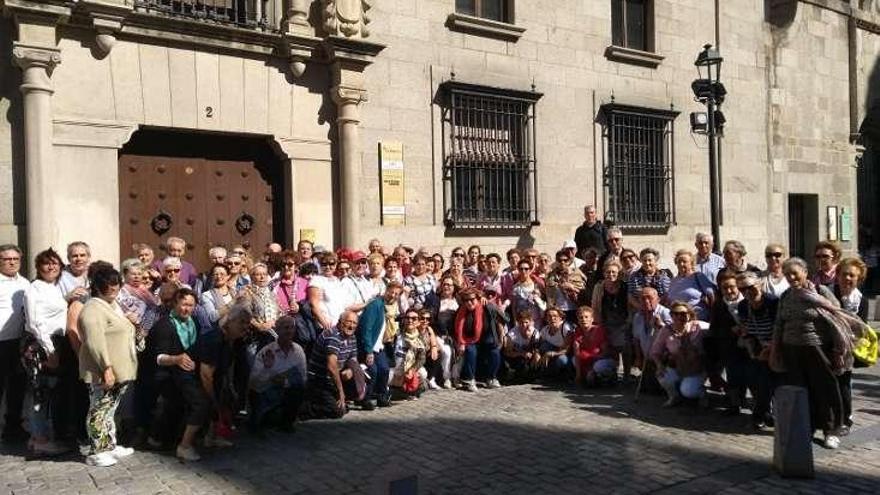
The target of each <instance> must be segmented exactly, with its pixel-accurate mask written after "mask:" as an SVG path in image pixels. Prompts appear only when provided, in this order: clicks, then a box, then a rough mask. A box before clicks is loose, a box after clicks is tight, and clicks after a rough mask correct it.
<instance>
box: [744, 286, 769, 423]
mask: <svg viewBox="0 0 880 495" xmlns="http://www.w3.org/2000/svg"><path fill="white" fill-rule="evenodd" d="M736 286H737V287H738V288H739V290H740V292H742V294H743V297H744V299H743V300H742V301H740V303H739V306H738V308H737V312H738V314H739V321H740V326H741V337H740V341H741V342H742V343H743V345H744V346H745V348H746V350H747V351H748V352H749V356H750V357H751V359H750V360H749V363H748V382H749V384H748V386H749V388H750V389H752V390H753V391H755V405H754V407H753V408H752V425H753V426H754V428H755V429H756V430H763V429H764V428H766V427H768V426H772V425H773V414H772V411H771V407H770V402H771V400H772V399H773V391H774V390H775V388H776V382H777V381H778V380H777V376H776V373H774V372H773V371H772V370H771V369H770V366H769V364H768V363H769V356H770V343H771V341H772V340H773V326H774V323H775V322H776V311H777V306H778V302H779V300H778V299H776V298H771V297H767V295H765V294H764V288H763V287H762V284H761V279H760V278H758V276H757V275H755V274H754V273H753V272H743V273H740V274H739V275H737V276H736Z"/></svg>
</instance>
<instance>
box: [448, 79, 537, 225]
mask: <svg viewBox="0 0 880 495" xmlns="http://www.w3.org/2000/svg"><path fill="white" fill-rule="evenodd" d="M440 92H441V96H442V99H441V106H442V121H443V186H444V187H443V203H444V222H445V224H446V226H447V227H449V228H456V229H458V228H461V229H470V228H476V229H524V228H528V227H529V226H531V225H535V224H537V222H538V209H537V200H536V194H535V193H536V182H535V166H536V161H535V103H536V102H537V101H538V99H540V98H541V96H542V95H541V94H539V93H534V92H527V91H512V90H504V89H498V88H490V87H486V86H476V85H472V84H464V83H459V82H454V81H449V82H445V83H443V84H442V85H441V86H440Z"/></svg>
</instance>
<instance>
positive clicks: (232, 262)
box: [229, 261, 241, 266]
mask: <svg viewBox="0 0 880 495" xmlns="http://www.w3.org/2000/svg"><path fill="white" fill-rule="evenodd" d="M229 264H230V265H232V266H241V261H230V262H229Z"/></svg>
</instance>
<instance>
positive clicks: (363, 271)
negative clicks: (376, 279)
mask: <svg viewBox="0 0 880 495" xmlns="http://www.w3.org/2000/svg"><path fill="white" fill-rule="evenodd" d="M348 258H349V259H350V260H351V263H352V265H353V266H352V269H351V271H349V272H348V274H347V275H345V276H344V277H342V279H341V280H340V284H341V285H342V287H343V288H344V289H345V291H346V293H347V294H348V301H349V305H348V308H349V309H351V310H353V311H356V312H358V313H360V312H361V310H363V308H364V306H366V305H367V303H368V302H370V300H371V299H373V298H374V297H376V296H377V295H378V292H377V291H376V289H375V288H374V287H373V284H372V283H370V279H369V278H368V276H369V273H370V272H369V268H368V264H367V255H366V254H364V252H363V251H354V252H352V253H350V254H349V255H348Z"/></svg>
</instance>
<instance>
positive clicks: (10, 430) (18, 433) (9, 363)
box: [0, 244, 30, 442]
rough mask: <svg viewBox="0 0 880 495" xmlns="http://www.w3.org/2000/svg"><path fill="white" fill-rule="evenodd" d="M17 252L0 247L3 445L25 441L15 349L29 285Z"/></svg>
mask: <svg viewBox="0 0 880 495" xmlns="http://www.w3.org/2000/svg"><path fill="white" fill-rule="evenodd" d="M20 269H21V249H19V248H18V246H15V245H13V244H4V245H0V402H3V398H4V395H5V398H6V420H5V422H4V428H3V436H2V439H3V441H4V442H16V441H23V440H25V439H26V438H27V437H28V435H27V433H26V432H25V431H24V429H23V428H22V427H21V409H22V404H23V402H24V390H25V375H24V370H23V369H22V367H21V356H20V354H19V346H20V341H21V334H22V332H23V331H24V324H25V316H24V296H25V293H26V292H27V290H28V288H29V287H30V284H29V283H28V281H27V279H26V278H24V277H22V276H21V275H20V274H19V273H18V271H19V270H20Z"/></svg>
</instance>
